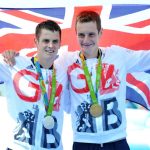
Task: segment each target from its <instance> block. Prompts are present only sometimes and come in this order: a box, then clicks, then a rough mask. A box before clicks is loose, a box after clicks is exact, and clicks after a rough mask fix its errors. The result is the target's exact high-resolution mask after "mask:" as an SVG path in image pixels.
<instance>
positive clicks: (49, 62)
mask: <svg viewBox="0 0 150 150" xmlns="http://www.w3.org/2000/svg"><path fill="white" fill-rule="evenodd" d="M37 57H38V61H39V63H40V65H41V66H43V68H45V69H49V68H50V67H51V66H52V65H53V63H54V60H55V59H54V58H42V57H40V56H38V55H37Z"/></svg>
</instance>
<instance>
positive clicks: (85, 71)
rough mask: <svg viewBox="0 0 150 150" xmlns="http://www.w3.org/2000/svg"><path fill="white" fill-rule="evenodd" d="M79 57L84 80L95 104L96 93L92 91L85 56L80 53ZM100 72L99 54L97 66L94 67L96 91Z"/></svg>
mask: <svg viewBox="0 0 150 150" xmlns="http://www.w3.org/2000/svg"><path fill="white" fill-rule="evenodd" d="M80 58H81V62H82V68H83V70H84V74H85V77H86V81H87V84H88V87H89V90H90V95H91V98H92V102H93V104H97V103H98V100H97V97H96V94H95V92H94V87H93V84H92V79H91V76H90V73H89V71H88V67H87V65H86V62H85V57H84V55H83V54H82V53H80ZM101 73H102V62H101V57H100V56H99V57H98V64H97V68H96V93H97V92H98V89H99V86H100V79H101Z"/></svg>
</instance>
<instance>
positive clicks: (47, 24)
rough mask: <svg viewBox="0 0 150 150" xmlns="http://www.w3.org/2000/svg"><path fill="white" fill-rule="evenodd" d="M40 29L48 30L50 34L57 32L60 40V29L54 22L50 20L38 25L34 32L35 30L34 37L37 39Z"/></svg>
mask: <svg viewBox="0 0 150 150" xmlns="http://www.w3.org/2000/svg"><path fill="white" fill-rule="evenodd" d="M42 29H46V30H50V31H52V32H54V31H58V32H59V35H60V39H61V28H60V26H59V25H58V24H57V23H56V22H54V21H52V20H46V21H43V22H41V23H39V24H38V25H37V26H36V30H35V36H36V38H37V39H39V36H40V34H41V30H42Z"/></svg>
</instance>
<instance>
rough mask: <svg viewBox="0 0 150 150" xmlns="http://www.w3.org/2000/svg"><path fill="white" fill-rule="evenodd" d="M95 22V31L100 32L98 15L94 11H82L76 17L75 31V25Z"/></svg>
mask: <svg viewBox="0 0 150 150" xmlns="http://www.w3.org/2000/svg"><path fill="white" fill-rule="evenodd" d="M91 21H92V22H96V25H97V30H98V32H100V30H101V19H100V16H99V14H98V13H96V12H95V11H82V12H80V13H79V14H78V15H77V17H76V22H75V29H76V27H77V23H78V22H80V23H86V22H91Z"/></svg>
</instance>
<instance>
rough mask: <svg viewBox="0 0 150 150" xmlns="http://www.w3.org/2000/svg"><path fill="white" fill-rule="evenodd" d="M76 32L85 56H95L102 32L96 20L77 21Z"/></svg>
mask: <svg viewBox="0 0 150 150" xmlns="http://www.w3.org/2000/svg"><path fill="white" fill-rule="evenodd" d="M76 33H77V39H78V42H79V45H80V48H81V50H82V51H83V53H84V54H85V56H87V57H92V56H95V53H96V54H97V50H98V45H99V38H100V36H101V32H98V29H97V25H96V22H93V21H90V22H84V23H81V22H77V24H76Z"/></svg>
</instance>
